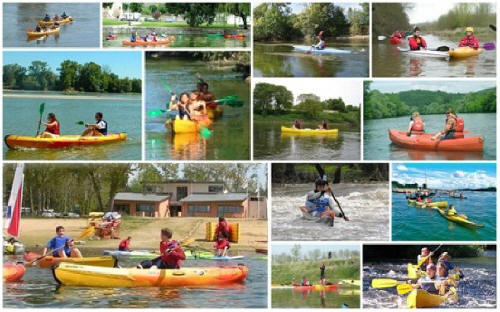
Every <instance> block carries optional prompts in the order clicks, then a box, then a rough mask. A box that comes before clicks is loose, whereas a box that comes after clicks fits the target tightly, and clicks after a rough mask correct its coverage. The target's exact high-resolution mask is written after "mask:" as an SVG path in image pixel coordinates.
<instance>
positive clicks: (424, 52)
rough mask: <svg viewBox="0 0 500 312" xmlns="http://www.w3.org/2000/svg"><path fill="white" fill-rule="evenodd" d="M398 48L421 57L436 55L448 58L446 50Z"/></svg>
mask: <svg viewBox="0 0 500 312" xmlns="http://www.w3.org/2000/svg"><path fill="white" fill-rule="evenodd" d="M398 50H399V51H401V52H403V53H407V54H408V55H412V56H413V55H414V56H422V57H438V58H449V57H450V55H449V54H448V52H447V51H433V50H410V49H403V48H400V47H398Z"/></svg>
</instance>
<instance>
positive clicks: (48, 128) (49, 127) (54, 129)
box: [45, 121, 61, 135]
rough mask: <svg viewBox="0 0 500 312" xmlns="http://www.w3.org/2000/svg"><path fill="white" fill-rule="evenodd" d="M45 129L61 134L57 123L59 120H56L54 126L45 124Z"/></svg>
mask: <svg viewBox="0 0 500 312" xmlns="http://www.w3.org/2000/svg"><path fill="white" fill-rule="evenodd" d="M45 131H47V132H49V133H52V134H57V135H60V134H61V125H60V124H59V121H57V122H56V125H55V126H47V128H46V129H45Z"/></svg>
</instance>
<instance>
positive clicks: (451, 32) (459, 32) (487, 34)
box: [423, 27, 496, 41]
mask: <svg viewBox="0 0 500 312" xmlns="http://www.w3.org/2000/svg"><path fill="white" fill-rule="evenodd" d="M427 32H428V33H429V34H433V35H435V36H439V37H445V38H448V39H457V38H461V37H463V36H465V27H458V28H455V29H443V30H434V29H430V30H428V31H427ZM423 36H424V37H425V32H424V33H423ZM474 36H476V37H477V38H478V40H480V41H484V40H491V41H495V40H496V33H495V32H494V31H492V30H491V29H490V28H489V27H474Z"/></svg>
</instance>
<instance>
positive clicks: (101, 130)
mask: <svg viewBox="0 0 500 312" xmlns="http://www.w3.org/2000/svg"><path fill="white" fill-rule="evenodd" d="M99 122H104V125H105V127H104V129H96V130H97V132H99V133H101V134H102V135H107V134H108V123H107V122H106V121H105V120H102V119H101V121H99Z"/></svg>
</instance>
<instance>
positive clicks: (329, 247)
mask: <svg viewBox="0 0 500 312" xmlns="http://www.w3.org/2000/svg"><path fill="white" fill-rule="evenodd" d="M295 244H296V243H290V244H285V245H282V244H279V245H278V244H273V250H272V253H273V254H274V255H278V254H281V253H284V252H285V253H289V252H290V250H291V249H292V248H293V246H295ZM299 245H300V244H299ZM316 249H319V250H321V252H327V251H338V250H358V251H359V246H358V245H339V244H335V243H326V242H321V243H318V245H310V244H307V245H304V244H302V245H301V251H302V254H307V253H309V251H313V250H316Z"/></svg>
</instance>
